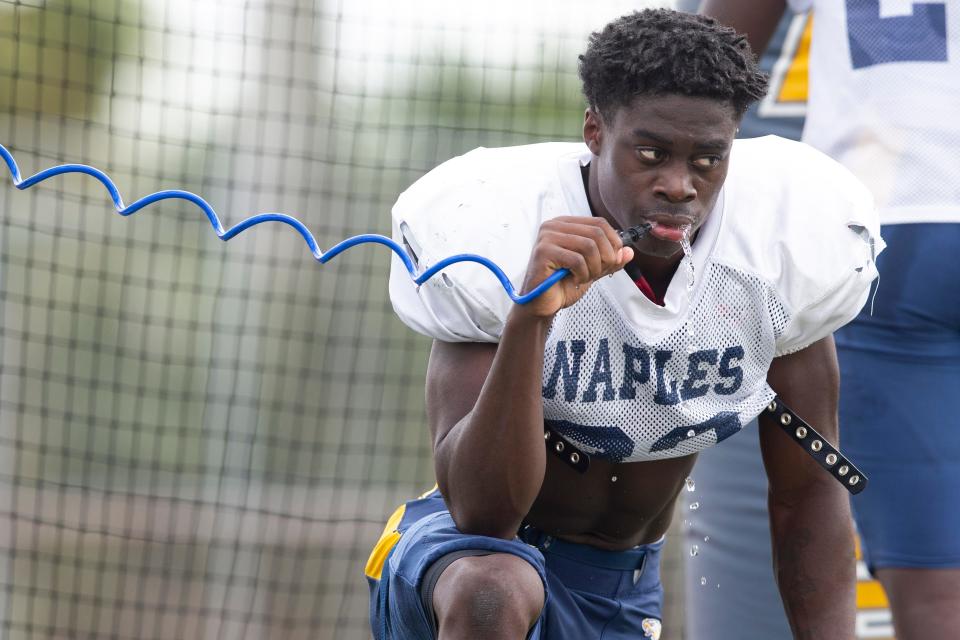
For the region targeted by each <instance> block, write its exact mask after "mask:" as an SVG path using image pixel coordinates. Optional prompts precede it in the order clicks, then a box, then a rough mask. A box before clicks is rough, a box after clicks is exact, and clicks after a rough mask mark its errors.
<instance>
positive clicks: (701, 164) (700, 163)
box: [693, 156, 721, 169]
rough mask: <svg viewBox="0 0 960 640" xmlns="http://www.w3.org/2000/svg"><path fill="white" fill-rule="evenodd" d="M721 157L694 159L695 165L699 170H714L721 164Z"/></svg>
mask: <svg viewBox="0 0 960 640" xmlns="http://www.w3.org/2000/svg"><path fill="white" fill-rule="evenodd" d="M720 159H721V158H720V156H700V157H699V158H694V159H693V164H694V166H695V167H697V168H699V169H713V168H714V167H715V166H717V165H718V164H720Z"/></svg>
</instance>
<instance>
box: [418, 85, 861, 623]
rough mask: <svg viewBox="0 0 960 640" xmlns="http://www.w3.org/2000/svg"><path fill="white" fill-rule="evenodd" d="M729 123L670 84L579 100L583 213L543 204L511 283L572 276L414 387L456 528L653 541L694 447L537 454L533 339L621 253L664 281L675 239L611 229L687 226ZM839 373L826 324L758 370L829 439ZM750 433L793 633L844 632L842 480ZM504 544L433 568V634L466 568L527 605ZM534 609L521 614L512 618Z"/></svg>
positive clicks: (706, 197) (701, 211)
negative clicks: (588, 105) (620, 97)
mask: <svg viewBox="0 0 960 640" xmlns="http://www.w3.org/2000/svg"><path fill="white" fill-rule="evenodd" d="M737 125H738V116H737V114H736V113H735V112H734V110H733V109H732V108H731V107H730V106H729V105H727V104H726V103H724V102H722V101H717V100H711V99H707V98H695V97H689V96H680V95H662V96H641V97H638V98H637V99H635V100H634V102H633V103H632V104H630V105H627V106H623V107H620V108H618V109H616V110H615V112H614V113H612V114H605V115H601V114H598V113H595V112H594V111H593V110H588V111H587V113H586V116H585V119H584V140H585V142H586V143H587V146H588V147H589V149H590V151H591V152H592V153H593V159H592V160H591V162H590V168H589V174H588V176H587V180H586V189H587V194H588V197H589V201H590V205H591V209H592V211H593V213H594V217H592V218H585V217H566V218H564V217H561V218H555V219H552V220H549V221H547V222H545V223H544V224H543V225H542V226H541V228H540V232H539V235H538V237H537V240H536V242H535V245H534V248H533V251H532V253H531V256H530V260H529V263H528V266H527V273H526V278H525V283H524V286H523V291H529V290H531V289H532V288H533V287H534V286H536V285H537V284H539V283H540V282H542V281H543V280H544V279H546V278H547V277H548V276H549V275H550V274H552V273H553V272H554V271H555V270H557V269H560V268H566V269H569V270H570V276H568V277H566V278H564V279H563V280H561V281H560V282H559V283H557V285H555V286H554V287H552V288H551V289H549V290H547V291H546V292H545V293H544V294H543V295H541V296H540V297H538V298H536V299H535V300H533V301H531V302H530V303H528V304H526V305H515V306H514V307H513V308H512V310H511V312H510V314H509V316H508V318H507V321H506V324H505V326H504V329H503V333H502V335H501V339H500V343H499V344H498V345H491V344H479V343H444V342H439V341H436V342H434V345H433V350H432V352H431V355H430V363H429V366H428V370H427V388H426V396H427V398H426V399H427V412H428V418H429V422H430V428H431V433H432V437H433V446H434V463H435V471H436V476H437V482H438V484H439V486H440V490H441V492H442V494H443V496H444V498H445V500H446V503H447V506H448V507H449V509H450V513H451V515H452V516H453V519H454V521H455V523H456V525H457V527H458V528H459V529H460V531H462V532H464V533H470V534H478V535H488V536H495V537H500V538H504V539H510V538H513V537H514V536H515V535H516V532H517V530H518V528H519V527H520V526H521V524H523V523H529V524H532V525H534V526H536V527H538V528H539V529H541V530H543V531H545V532H547V533H548V534H551V535H555V536H557V537H559V538H561V539H565V540H569V541H573V542H580V543H585V544H588V545H592V546H595V547H598V548H603V549H612V550H617V549H627V548H630V547H632V546H635V545H637V544H644V543H651V542H655V541H656V540H658V539H659V538H660V537H661V536H663V534H664V533H665V532H666V531H667V529H668V527H669V524H670V519H671V516H672V513H673V507H674V503H675V501H676V498H677V495H678V494H679V492H680V490H681V487H682V486H683V482H684V479H685V478H686V476H687V475H688V474H689V473H690V470H691V468H692V467H693V464H694V461H695V458H696V456H694V455H691V456H686V457H681V458H675V459H668V460H661V461H646V462H633V463H621V464H613V463H610V462H607V461H604V460H602V459H599V458H594V459H593V460H592V462H591V467H590V470H589V471H588V472H587V473H586V474H579V473H577V472H576V471H574V470H573V469H571V468H569V467H567V466H566V465H565V464H563V463H562V462H561V461H559V460H557V459H555V457H554V456H552V455H547V452H546V447H545V446H544V441H543V433H544V422H543V399H542V397H541V387H542V375H543V356H544V344H545V340H546V337H547V334H548V331H549V328H550V324H551V322H552V319H553V317H554V315H555V314H556V313H557V312H558V311H559V310H560V309H563V308H565V307H569V306H571V305H573V304H576V302H577V301H578V300H579V299H580V298H581V297H582V296H583V295H584V294H585V293H586V291H587V290H588V289H589V287H590V285H591V284H592V283H593V282H595V281H596V280H598V279H599V278H601V277H603V276H605V275H608V274H610V273H613V272H615V271H617V270H619V269H623V268H626V269H627V271H628V273H631V275H633V274H636V273H642V274H643V275H644V276H645V277H646V279H647V281H648V282H649V283H650V285H651V286H652V288H653V290H654V292H655V293H656V294H658V295H662V294H663V293H664V292H665V290H666V288H667V286H668V285H669V283H670V280H671V278H672V277H673V275H674V273H675V272H676V269H677V266H678V264H679V263H680V260H681V258H682V255H683V254H682V249H681V247H680V244H679V243H676V242H670V241H667V240H665V239H663V238H657V237H656V236H654V235H653V234H648V235H647V236H646V237H644V238H643V239H642V240H641V241H640V242H638V243H636V244H635V245H633V246H632V247H624V246H623V245H622V242H621V241H620V238H619V237H618V236H617V233H616V230H617V229H626V228H628V227H630V226H633V225H637V224H640V223H643V222H650V223H658V224H663V225H668V226H677V225H681V224H684V225H686V224H689V225H690V226H691V228H692V233H696V230H698V229H699V228H700V227H701V226H702V225H703V223H704V222H705V221H706V218H707V216H708V215H709V212H710V211H711V209H712V208H713V205H714V203H715V202H716V199H717V197H718V195H719V193H720V189H721V187H722V185H723V181H724V179H725V178H726V173H727V167H728V163H729V154H730V149H731V145H732V142H733V138H734V135H735V133H736V129H737ZM838 377H839V376H838V373H837V365H836V356H835V351H834V347H833V340H832V338H829V337H828V338H825V339H823V340H820V341H819V342H816V343H814V344H813V345H811V346H809V347H807V348H806V349H803V350H801V351H798V352H796V353H794V354H791V355H788V356H784V357H781V358H777V359H775V360H774V361H773V363H772V365H771V367H770V371H769V372H768V381H769V382H770V384H771V386H772V387H773V388H774V389H776V390H777V392H778V393H779V394H780V396H781V397H782V398H783V399H784V401H785V402H786V403H787V404H788V405H789V406H791V407H792V408H793V409H794V410H795V411H796V412H797V413H798V414H799V415H801V416H803V417H805V418H806V419H807V420H809V421H810V422H811V423H812V424H815V425H817V427H818V430H820V431H821V432H822V433H823V435H824V436H825V437H826V438H828V439H829V440H830V441H831V442H836V441H837V431H838V429H837V418H836V412H837V408H836V407H837V394H838V386H839V380H838ZM760 438H761V449H762V451H763V455H764V462H765V464H766V467H767V474H768V478H769V481H770V513H771V522H772V534H773V544H774V561H775V562H774V564H775V566H774V571H775V573H776V575H777V579H778V581H779V582H780V584H781V588H782V591H783V593H784V601H785V607H786V609H787V614H788V616H789V617H790V619H791V623H792V624H793V626H794V632H795V635H796V637H798V638H811V639H812V638H827V637H829V638H831V640H834V639H835V640H848V639H852V637H853V635H852V632H853V605H854V591H853V585H854V579H855V571H854V569H855V567H854V562H853V558H854V555H853V534H852V529H851V525H850V522H851V519H850V512H849V506H848V503H847V497H846V494H845V492H844V490H843V488H842V487H841V486H840V485H839V484H837V483H836V482H834V481H833V479H832V478H831V477H830V476H829V475H828V474H826V473H823V471H822V470H821V469H820V468H819V467H818V465H817V464H816V463H815V462H814V461H813V460H812V459H810V458H809V457H808V456H807V455H806V454H805V453H804V452H803V451H802V450H800V449H799V448H798V447H796V446H795V445H794V444H793V443H792V442H791V441H790V439H789V438H788V437H787V436H786V435H784V434H783V433H782V432H781V431H780V430H779V429H778V428H777V427H776V426H775V425H771V424H767V420H766V419H765V418H763V417H761V431H760ZM614 476H615V477H616V481H613V478H614ZM503 555H504V554H492V555H491V556H486V557H475V558H461V559H459V560H456V561H454V562H453V563H452V564H451V565H450V567H449V568H448V569H446V570H445V571H444V572H443V574H441V577H440V579H439V580H438V582H437V586H436V590H435V591H434V608H435V612H436V613H437V617H438V620H439V624H440V629H441V637H443V635H444V629H445V628H447V629H451V628H454V627H455V624H454V622H451V620H455V618H456V616H457V612H458V611H460V610H462V607H460V606H458V605H457V594H459V593H462V592H463V591H464V590H469V589H471V588H476V581H475V580H472V579H465V578H463V576H464V575H480V576H484V575H489V573H490V571H498V572H508V573H510V577H509V579H507V580H505V582H506V583H507V584H511V585H514V586H516V585H526V586H524V587H522V588H520V587H517V588H516V589H515V591H516V593H511V594H508V596H504V597H505V598H506V599H507V600H510V601H514V602H522V603H524V605H525V606H524V610H526V611H532V612H534V614H535V613H536V612H537V611H539V607H540V606H541V605H542V602H543V591H542V587H541V586H540V583H539V578H537V576H536V573H535V572H534V571H533V569H532V568H531V567H529V566H525V564H524V563H523V562H509V561H506V560H505V559H503V558H501V557H500V556H503ZM501 560H503V561H502V562H501ZM461 569H462V570H461ZM471 572H473V573H472V574H471ZM531 585H532V586H531ZM534 619H535V615H534V616H533V617H532V618H529V619H524V620H521V622H522V623H523V624H521V625H520V627H519V628H522V629H526V628H528V626H523V625H524V624H528V623H529V624H532V622H533V620H534ZM445 625H446V627H445ZM468 635H469V634H468ZM451 637H452V636H451Z"/></svg>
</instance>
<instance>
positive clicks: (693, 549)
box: [690, 545, 700, 558]
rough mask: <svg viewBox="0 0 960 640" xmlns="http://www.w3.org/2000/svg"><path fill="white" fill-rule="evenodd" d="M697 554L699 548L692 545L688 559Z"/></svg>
mask: <svg viewBox="0 0 960 640" xmlns="http://www.w3.org/2000/svg"><path fill="white" fill-rule="evenodd" d="M698 553H700V547H698V546H697V545H693V546H692V547H690V557H691V558H692V557H693V556H695V555H697V554H698Z"/></svg>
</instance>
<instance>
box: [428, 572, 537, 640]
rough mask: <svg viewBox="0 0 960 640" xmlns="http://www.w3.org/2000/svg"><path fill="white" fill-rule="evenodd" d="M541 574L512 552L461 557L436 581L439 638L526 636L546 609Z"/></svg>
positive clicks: (435, 600)
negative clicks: (511, 553) (543, 609)
mask: <svg viewBox="0 0 960 640" xmlns="http://www.w3.org/2000/svg"><path fill="white" fill-rule="evenodd" d="M543 602H544V591H543V582H541V580H540V576H539V574H538V573H537V571H536V569H534V568H533V567H532V566H531V565H530V564H529V563H528V562H526V561H525V560H522V559H521V558H518V557H516V556H512V555H509V554H502V553H500V554H492V555H488V556H473V557H466V558H460V559H459V560H456V561H455V562H453V563H451V564H450V566H449V567H447V568H446V569H445V570H444V571H443V573H442V574H441V575H440V578H439V580H437V585H436V588H435V589H434V594H433V607H434V612H435V614H436V617H437V624H438V626H439V628H440V633H441V637H451V638H457V637H475V638H480V637H482V638H523V637H524V636H525V635H526V633H527V631H528V630H529V629H530V627H532V626H533V624H534V623H535V622H536V620H537V618H538V617H539V615H540V610H541V609H542V608H543Z"/></svg>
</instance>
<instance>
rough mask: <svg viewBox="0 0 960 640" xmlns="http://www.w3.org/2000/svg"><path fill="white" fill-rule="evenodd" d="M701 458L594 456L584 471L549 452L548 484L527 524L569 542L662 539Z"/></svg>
mask: <svg viewBox="0 0 960 640" xmlns="http://www.w3.org/2000/svg"><path fill="white" fill-rule="evenodd" d="M696 459H697V456H696V454H693V455H689V456H685V457H682V458H671V459H668V460H656V461H650V462H632V463H624V464H616V463H612V462H608V461H606V460H603V459H600V458H596V457H594V458H592V459H591V461H590V468H589V469H588V470H587V471H586V473H582V474H581V473H580V472H578V471H576V470H575V469H573V468H572V467H569V466H568V465H567V464H566V463H565V462H563V461H562V460H560V459H559V458H557V457H556V456H554V455H547V468H546V473H545V474H544V479H543V486H542V488H541V489H540V493H539V495H537V499H536V501H535V502H534V503H533V507H532V508H531V509H530V512H529V514H528V515H527V518H526V519H525V522H526V523H528V524H531V525H533V526H535V527H536V528H538V529H540V530H541V531H543V532H545V533H547V534H549V535H553V536H556V537H558V538H561V539H563V540H568V541H570V542H579V543H583V544H589V545H591V546H595V547H599V548H602V549H613V550H618V549H629V548H630V547H634V546H636V545H638V544H647V543H651V542H656V541H657V540H659V539H660V538H661V537H662V536H663V534H664V533H666V531H667V529H668V528H669V526H670V521H671V518H672V516H673V507H674V504H675V503H676V500H677V496H678V495H679V494H680V491H681V489H682V488H683V486H684V481H685V480H686V478H687V476H689V474H690V470H691V469H692V468H693V465H694V462H695V461H696ZM614 478H616V479H615V480H614Z"/></svg>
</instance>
